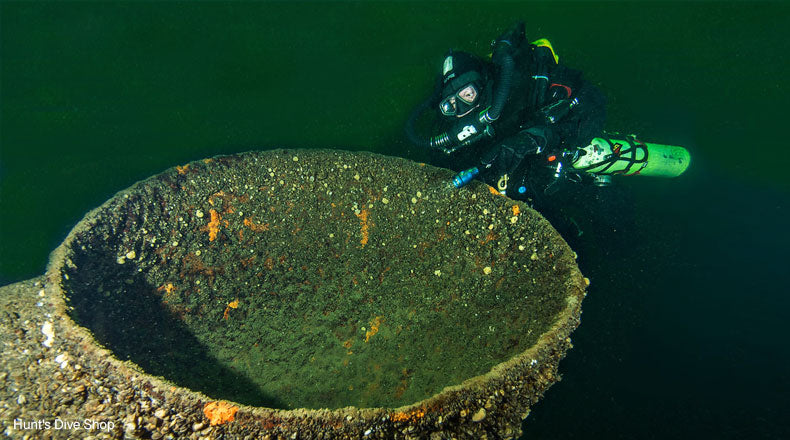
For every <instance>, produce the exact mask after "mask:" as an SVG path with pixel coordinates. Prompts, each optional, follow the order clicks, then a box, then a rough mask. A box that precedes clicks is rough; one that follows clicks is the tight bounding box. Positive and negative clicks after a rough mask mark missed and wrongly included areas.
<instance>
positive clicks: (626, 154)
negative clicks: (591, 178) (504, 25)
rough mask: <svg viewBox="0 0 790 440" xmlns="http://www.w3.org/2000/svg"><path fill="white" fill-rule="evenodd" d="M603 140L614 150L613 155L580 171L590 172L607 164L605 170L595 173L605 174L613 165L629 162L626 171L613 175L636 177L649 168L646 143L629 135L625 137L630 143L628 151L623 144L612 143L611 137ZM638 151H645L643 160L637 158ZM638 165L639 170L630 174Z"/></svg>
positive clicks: (616, 172) (613, 172)
mask: <svg viewBox="0 0 790 440" xmlns="http://www.w3.org/2000/svg"><path fill="white" fill-rule="evenodd" d="M603 139H604V140H605V141H606V143H607V144H609V148H610V149H611V150H612V154H611V155H610V156H609V157H608V158H607V159H606V160H604V161H602V162H597V163H594V164H592V165H589V166H587V167H584V168H581V169H579V171H588V170H591V169H593V168H598V167H600V166H601V165H603V164H606V166H604V167H603V169H600V170H598V171H596V172H595V174H605V173H606V171H608V170H609V168H611V167H612V165H614V164H615V163H617V162H619V161H628V165H626V167H625V168H624V169H622V170H617V171H612V173H611V174H622V175H624V176H634V175H637V174H639V172H640V171H642V169H643V168H644V167H646V166H647V159H648V149H647V145H645V144H644V142H642V141H640V140H638V139H637V138H636V136H634V135H628V136H626V137H625V141H626V142H627V143H628V148H626V149H623V145H622V144H619V143H617V144H615V143H612V140H611V138H609V136H606V137H604V138H603ZM637 150H643V152H644V157H642V159H637V158H636V152H637ZM637 164H639V168H638V169H637V170H636V171H634V172H630V171H631V168H632V167H633V166H634V165H637Z"/></svg>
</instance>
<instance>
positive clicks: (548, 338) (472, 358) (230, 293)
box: [0, 150, 584, 438]
mask: <svg viewBox="0 0 790 440" xmlns="http://www.w3.org/2000/svg"><path fill="white" fill-rule="evenodd" d="M450 177H451V173H450V172H449V171H447V170H442V169H437V168H433V167H430V166H426V165H422V164H417V163H414V162H409V161H406V160H403V159H397V158H390V157H384V156H379V155H374V154H369V153H347V152H340V151H317V150H290V151H288V150H276V151H271V152H253V153H245V154H242V155H237V156H229V157H218V158H213V159H208V160H205V161H198V162H194V163H191V164H188V165H185V166H181V167H175V168H173V169H171V170H169V171H167V172H165V173H163V174H160V175H158V176H155V177H153V178H151V179H148V180H146V181H143V182H140V183H138V184H136V185H135V186H133V187H132V188H130V189H128V190H125V191H122V192H121V193H119V194H117V195H116V196H115V197H114V198H113V199H111V200H110V201H108V202H107V203H106V204H104V205H103V206H102V207H100V208H98V209H97V210H94V211H93V212H91V213H89V214H88V216H86V218H85V219H84V220H83V221H82V222H81V223H80V224H79V225H78V226H77V227H75V229H74V231H72V233H71V234H70V235H69V237H68V238H67V240H66V241H65V242H64V244H63V245H62V246H61V247H60V248H58V249H57V250H56V251H55V252H54V253H53V256H52V262H51V264H50V268H49V270H48V274H47V277H46V278H42V279H40V280H37V281H36V282H37V283H39V285H35V286H34V285H32V284H31V283H32V282H33V281H31V282H30V283H27V284H26V283H20V284H17V285H14V286H8V287H5V288H3V290H2V292H3V296H2V299H3V302H2V305H3V313H4V314H5V315H6V317H7V318H8V319H4V324H3V333H4V335H3V336H6V335H7V336H8V338H5V337H4V340H6V341H12V342H6V343H5V346H4V350H5V352H6V353H4V358H3V373H2V374H4V375H6V385H5V389H3V392H2V396H0V397H2V399H3V401H4V402H5V403H6V406H5V408H4V409H2V411H4V414H3V423H4V424H5V425H6V429H7V430H9V429H10V430H11V431H8V432H12V433H16V434H19V433H22V434H24V433H31V432H41V431H35V430H32V431H31V430H24V429H22V430H17V431H14V427H13V422H14V420H15V419H16V420H23V421H30V420H35V419H36V418H38V419H42V418H43V419H46V418H49V419H54V418H55V417H58V415H60V417H61V418H62V419H63V418H68V419H71V420H83V419H86V418H90V420H98V419H102V420H106V421H113V422H114V427H113V429H112V430H109V431H108V432H104V431H101V430H94V431H90V432H89V431H88V430H83V431H82V433H83V434H86V435H90V434H95V435H108V436H122V435H127V436H139V437H153V438H162V437H166V436H173V437H174V438H178V437H179V436H186V435H193V436H200V435H212V436H218V437H222V436H226V437H227V438H244V437H245V436H248V435H251V436H266V435H269V436H270V438H280V437H282V438H334V437H337V438H363V437H364V438H393V437H401V438H426V437H431V438H452V437H461V438H464V437H466V438H480V436H481V435H483V434H485V435H488V436H493V438H508V437H513V436H515V435H517V434H518V432H519V426H520V421H521V419H522V418H523V417H524V416H526V413H527V412H528V408H529V406H530V405H531V404H532V403H534V402H535V401H536V400H537V399H538V398H539V397H540V395H541V394H542V392H543V391H544V390H545V388H546V387H548V386H549V385H550V384H551V383H553V382H554V381H556V380H557V377H556V368H557V363H558V362H559V359H560V358H561V357H562V356H563V355H564V352H565V350H566V349H567V348H568V347H569V346H570V342H569V339H568V335H569V334H570V332H571V331H572V330H573V328H575V327H576V325H578V318H579V313H580V302H581V299H582V297H583V289H584V281H583V278H582V277H581V274H580V273H579V272H578V269H577V267H576V265H575V262H574V259H573V252H572V251H571V250H570V249H569V248H568V247H567V245H566V244H565V243H564V241H562V239H561V238H560V237H559V235H558V234H557V233H556V232H555V231H554V230H553V229H552V228H551V226H550V225H549V224H548V223H547V222H546V221H545V220H543V219H542V218H541V217H540V216H539V215H538V214H537V213H535V212H534V211H532V210H530V209H529V208H527V207H526V206H524V205H523V204H520V203H516V202H514V201H512V200H510V199H507V198H504V197H501V196H499V195H495V194H492V193H491V192H490V191H489V188H488V187H487V186H485V185H482V184H473V185H470V186H469V187H466V188H463V189H461V190H454V189H450V187H449V185H448V181H449V178H450ZM75 323H76V324H75ZM85 329H87V330H88V331H86V330H85ZM50 332H51V335H49V334H50ZM97 341H98V344H97V343H96V342H97ZM99 345H101V346H103V347H106V348H107V349H108V350H109V351H107V350H104V349H102V348H100V346H99ZM25 350H27V351H25ZM122 361H125V362H122ZM22 371H26V373H25V374H21V372H22ZM143 371H144V372H145V373H147V374H145V373H143ZM154 376H158V378H156V377H154ZM41 384H44V385H41ZM42 387H43V388H42ZM49 387H52V390H49V389H48V388H49ZM187 389H189V390H192V391H188V390H187ZM20 396H23V397H20ZM52 432H55V431H50V434H51V433H52ZM292 435H294V437H291V436H292ZM251 438H253V437H251ZM264 438H265V437H264Z"/></svg>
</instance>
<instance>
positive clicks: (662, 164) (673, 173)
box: [571, 135, 691, 177]
mask: <svg viewBox="0 0 790 440" xmlns="http://www.w3.org/2000/svg"><path fill="white" fill-rule="evenodd" d="M690 162H691V156H690V155H689V152H688V150H686V149H685V148H683V147H679V146H675V145H663V144H654V143H649V142H642V141H640V140H638V139H636V137H635V136H633V135H629V136H623V138H619V139H615V138H609V137H598V138H594V139H593V140H592V141H591V142H590V145H588V146H586V147H584V148H582V149H581V151H580V152H579V155H578V156H577V157H576V159H575V160H574V161H573V163H572V164H571V165H572V166H573V168H575V169H576V170H578V171H584V172H586V173H590V174H594V175H616V174H622V175H625V176H632V175H637V174H638V175H643V176H658V177H677V176H679V175H681V174H683V172H684V171H686V169H687V168H688V166H689V163H690Z"/></svg>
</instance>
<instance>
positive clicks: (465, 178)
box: [452, 167, 480, 188]
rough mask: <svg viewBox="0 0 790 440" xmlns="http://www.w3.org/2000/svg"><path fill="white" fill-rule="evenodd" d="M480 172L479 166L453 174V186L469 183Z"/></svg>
mask: <svg viewBox="0 0 790 440" xmlns="http://www.w3.org/2000/svg"><path fill="white" fill-rule="evenodd" d="M478 174H480V170H478V169H477V167H474V168H469V169H468V170H463V171H461V172H460V173H458V174H456V175H455V176H453V180H452V182H453V186H454V187H456V188H460V187H462V186H464V185H466V184H467V183H469V182H471V181H472V179H474V178H475V177H477V175H478Z"/></svg>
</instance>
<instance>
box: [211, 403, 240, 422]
mask: <svg viewBox="0 0 790 440" xmlns="http://www.w3.org/2000/svg"><path fill="white" fill-rule="evenodd" d="M238 410H239V407H238V406H233V405H231V404H230V403H228V402H223V401H218V402H209V403H207V404H206V405H205V406H204V407H203V415H204V416H206V418H207V419H208V421H209V423H210V424H211V426H216V425H222V424H225V423H228V422H232V421H233V419H234V418H235V417H236V411H238Z"/></svg>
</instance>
